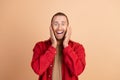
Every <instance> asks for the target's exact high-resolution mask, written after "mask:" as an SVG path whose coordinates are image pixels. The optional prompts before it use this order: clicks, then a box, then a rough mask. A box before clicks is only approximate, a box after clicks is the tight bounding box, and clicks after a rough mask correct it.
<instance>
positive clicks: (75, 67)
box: [63, 44, 86, 76]
mask: <svg viewBox="0 0 120 80" xmlns="http://www.w3.org/2000/svg"><path fill="white" fill-rule="evenodd" d="M63 54H64V57H65V63H66V65H67V67H68V69H69V70H70V73H71V74H72V75H75V76H78V75H79V74H81V73H82V72H83V70H84V68H85V65H86V63H85V50H84V48H83V46H82V45H80V44H77V45H76V47H74V49H73V48H72V47H71V46H70V45H68V46H67V47H65V48H64V50H63Z"/></svg>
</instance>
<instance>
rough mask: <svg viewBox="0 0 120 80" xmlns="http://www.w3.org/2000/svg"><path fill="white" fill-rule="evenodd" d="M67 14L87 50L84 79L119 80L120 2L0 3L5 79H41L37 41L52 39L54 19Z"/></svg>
mask: <svg viewBox="0 0 120 80" xmlns="http://www.w3.org/2000/svg"><path fill="white" fill-rule="evenodd" d="M59 11H62V12H64V13H66V14H67V15H68V17H69V20H70V25H71V27H72V37H71V39H72V40H75V41H78V42H80V43H82V44H83V45H84V47H85V50H86V62H87V65H86V69H85V71H84V72H83V73H82V74H81V75H80V76H79V79H80V80H120V0H0V80H37V79H38V76H37V75H36V74H35V73H34V72H33V71H32V69H31V67H30V63H31V58H32V54H33V53H32V49H33V47H34V45H35V43H36V42H38V41H41V40H45V39H48V38H49V26H50V19H51V17H52V15H53V14H54V13H56V12H59Z"/></svg>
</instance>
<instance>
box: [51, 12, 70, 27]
mask: <svg viewBox="0 0 120 80" xmlns="http://www.w3.org/2000/svg"><path fill="white" fill-rule="evenodd" d="M55 16H65V17H66V19H67V23H68V24H67V25H69V20H68V17H67V15H66V14H64V13H62V12H58V13H56V14H54V15H53V17H52V19H51V25H52V21H53V19H54V17H55Z"/></svg>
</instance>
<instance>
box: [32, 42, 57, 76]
mask: <svg viewBox="0 0 120 80" xmlns="http://www.w3.org/2000/svg"><path fill="white" fill-rule="evenodd" d="M43 46H44V45H43V44H42V43H40V44H39V45H38V44H36V45H35V47H34V49H33V58H32V62H31V67H32V69H33V70H34V72H35V73H36V74H38V75H42V74H43V73H44V72H45V71H46V70H47V68H48V67H49V65H50V64H51V63H52V61H53V59H54V57H55V54H56V49H55V48H54V47H52V46H50V47H49V48H48V49H47V50H46V51H44V50H43Z"/></svg>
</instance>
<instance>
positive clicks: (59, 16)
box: [53, 15, 67, 22]
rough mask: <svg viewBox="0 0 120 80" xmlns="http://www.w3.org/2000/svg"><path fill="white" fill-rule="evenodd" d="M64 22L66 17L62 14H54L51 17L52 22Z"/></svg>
mask: <svg viewBox="0 0 120 80" xmlns="http://www.w3.org/2000/svg"><path fill="white" fill-rule="evenodd" d="M56 21H57V22H66V21H67V19H66V17H65V16H63V15H58V16H55V17H54V18H53V22H56Z"/></svg>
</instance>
